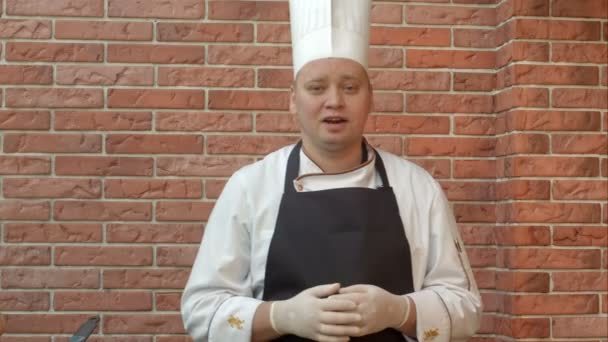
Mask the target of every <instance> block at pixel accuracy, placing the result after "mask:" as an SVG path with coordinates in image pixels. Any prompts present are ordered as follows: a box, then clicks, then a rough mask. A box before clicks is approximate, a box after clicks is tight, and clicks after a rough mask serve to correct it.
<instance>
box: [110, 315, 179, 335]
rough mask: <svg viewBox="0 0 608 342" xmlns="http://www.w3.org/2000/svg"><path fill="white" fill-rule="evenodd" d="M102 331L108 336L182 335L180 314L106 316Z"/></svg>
mask: <svg viewBox="0 0 608 342" xmlns="http://www.w3.org/2000/svg"><path fill="white" fill-rule="evenodd" d="M103 331H104V333H109V334H117V333H118V334H121V333H127V334H159V335H163V334H165V335H166V334H183V333H185V331H184V325H183V322H182V317H181V315H180V314H123V315H115V314H112V315H110V314H108V315H105V316H104V321H103Z"/></svg>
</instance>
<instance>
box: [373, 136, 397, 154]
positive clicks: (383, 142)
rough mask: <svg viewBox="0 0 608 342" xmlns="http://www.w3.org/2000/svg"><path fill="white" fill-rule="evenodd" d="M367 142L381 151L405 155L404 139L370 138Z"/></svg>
mask: <svg viewBox="0 0 608 342" xmlns="http://www.w3.org/2000/svg"><path fill="white" fill-rule="evenodd" d="M367 142H368V143H369V144H370V145H371V146H372V147H374V148H376V149H381V150H384V151H386V152H390V153H393V154H396V155H398V156H401V155H403V138H401V137H400V136H396V137H394V136H393V137H391V136H373V135H371V136H368V137H367Z"/></svg>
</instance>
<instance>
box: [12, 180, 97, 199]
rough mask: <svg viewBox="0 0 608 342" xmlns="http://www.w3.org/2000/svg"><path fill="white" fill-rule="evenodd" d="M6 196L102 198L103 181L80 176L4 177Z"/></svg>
mask: <svg viewBox="0 0 608 342" xmlns="http://www.w3.org/2000/svg"><path fill="white" fill-rule="evenodd" d="M2 189H3V190H4V197H6V198H9V197H13V198H100V197H101V181H100V180H98V179H80V178H4V180H3V182H2Z"/></svg>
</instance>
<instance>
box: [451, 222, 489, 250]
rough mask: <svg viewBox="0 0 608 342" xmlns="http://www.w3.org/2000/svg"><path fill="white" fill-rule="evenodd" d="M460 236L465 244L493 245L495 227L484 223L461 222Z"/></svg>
mask: <svg viewBox="0 0 608 342" xmlns="http://www.w3.org/2000/svg"><path fill="white" fill-rule="evenodd" d="M458 229H459V232H460V236H461V237H462V241H463V242H464V243H465V245H467V246H470V245H493V244H496V239H495V238H494V227H492V226H484V225H471V224H461V225H459V227H458Z"/></svg>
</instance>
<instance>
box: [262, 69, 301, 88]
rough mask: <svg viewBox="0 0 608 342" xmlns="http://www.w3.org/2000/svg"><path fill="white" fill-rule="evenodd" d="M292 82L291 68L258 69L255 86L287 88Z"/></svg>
mask: <svg viewBox="0 0 608 342" xmlns="http://www.w3.org/2000/svg"><path fill="white" fill-rule="evenodd" d="M292 82H293V71H292V70H291V69H267V68H260V69H258V76H257V86H258V87H260V88H289V87H290V86H291V84H292Z"/></svg>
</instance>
